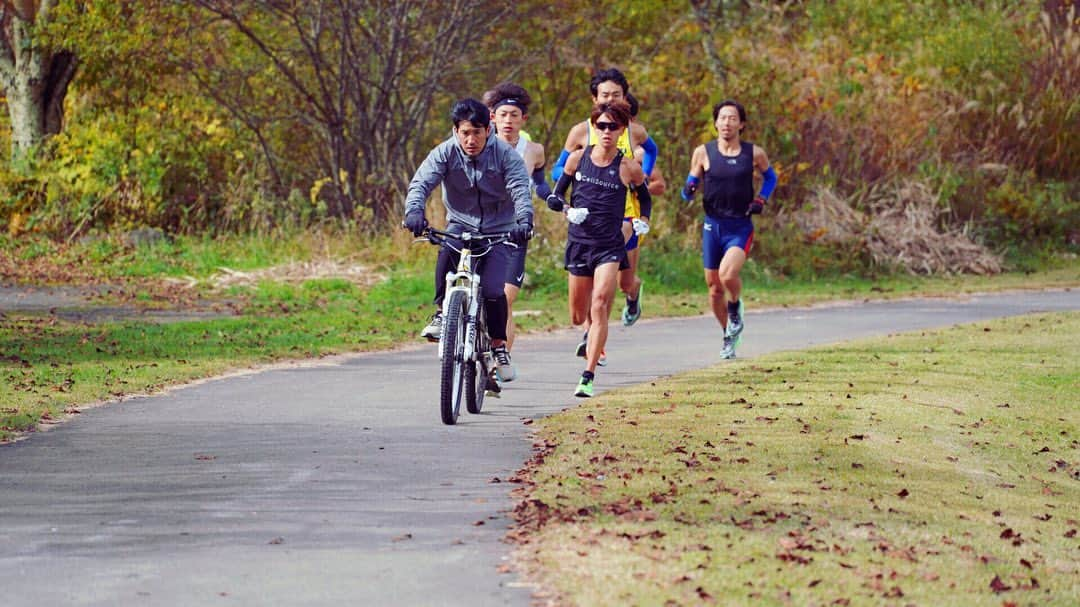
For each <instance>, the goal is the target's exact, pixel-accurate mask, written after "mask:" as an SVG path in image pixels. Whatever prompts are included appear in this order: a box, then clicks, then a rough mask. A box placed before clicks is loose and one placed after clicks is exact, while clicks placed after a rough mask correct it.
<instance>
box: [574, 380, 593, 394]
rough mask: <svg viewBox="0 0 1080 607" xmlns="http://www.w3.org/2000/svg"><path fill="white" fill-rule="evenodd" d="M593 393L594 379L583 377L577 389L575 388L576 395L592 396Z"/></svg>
mask: <svg viewBox="0 0 1080 607" xmlns="http://www.w3.org/2000/svg"><path fill="white" fill-rule="evenodd" d="M592 395H593V380H591V379H585V378H584V377H582V378H581V381H579V382H578V385H577V390H574V396H580V397H581V398H590V397H592Z"/></svg>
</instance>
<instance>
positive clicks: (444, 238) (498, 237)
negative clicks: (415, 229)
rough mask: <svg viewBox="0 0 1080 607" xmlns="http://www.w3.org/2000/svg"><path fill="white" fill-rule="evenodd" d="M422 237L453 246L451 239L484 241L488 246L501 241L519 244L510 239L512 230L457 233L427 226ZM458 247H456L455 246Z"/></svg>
mask: <svg viewBox="0 0 1080 607" xmlns="http://www.w3.org/2000/svg"><path fill="white" fill-rule="evenodd" d="M421 238H424V239H426V240H427V241H428V242H430V243H431V244H446V245H449V246H451V247H453V245H452V244H451V241H462V242H465V243H469V242H472V241H478V240H479V241H484V242H483V243H482V244H483V245H484V246H487V247H492V246H494V245H497V244H499V243H506V244H508V245H510V246H512V247H517V246H518V244H517V243H515V242H514V241H512V240H510V232H499V233H496V234H480V233H476V232H462V233H460V234H455V233H453V232H446V231H443V230H439V229H437V228H432V227H430V226H429V227H427V228H424V233H423V235H422V236H421ZM453 248H455V249H456V247H453Z"/></svg>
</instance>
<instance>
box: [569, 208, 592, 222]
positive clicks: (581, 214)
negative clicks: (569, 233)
mask: <svg viewBox="0 0 1080 607" xmlns="http://www.w3.org/2000/svg"><path fill="white" fill-rule="evenodd" d="M588 216H589V209H586V208H584V207H571V208H569V209H566V218H567V219H568V220H570V223H574V224H581V223H582V222H584V221H585V218H586V217H588Z"/></svg>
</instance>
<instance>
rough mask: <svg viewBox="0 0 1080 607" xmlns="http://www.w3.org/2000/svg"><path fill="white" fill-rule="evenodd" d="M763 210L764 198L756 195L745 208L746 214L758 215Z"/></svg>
mask: <svg viewBox="0 0 1080 607" xmlns="http://www.w3.org/2000/svg"><path fill="white" fill-rule="evenodd" d="M764 210H765V199H764V198H762V197H761V196H758V197H757V198H755V199H754V201H753V202H751V203H750V208H749V209H746V214H747V215H760V214H761V212H762V211H764Z"/></svg>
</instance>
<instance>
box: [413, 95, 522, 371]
mask: <svg viewBox="0 0 1080 607" xmlns="http://www.w3.org/2000/svg"><path fill="white" fill-rule="evenodd" d="M450 117H451V119H452V120H453V123H454V133H453V135H452V136H451V137H450V138H449V139H447V140H446V141H444V142H442V143H440V144H439V145H437V146H436V147H435V148H434V149H433V150H431V152H430V153H429V154H428V156H427V158H426V159H424V162H423V163H422V164H421V165H420V168H418V169H417V170H416V174H415V175H413V178H412V181H411V182H410V183H409V192H408V194H407V195H406V197H405V227H406V228H408V229H409V230H410V231H411V232H412V233H413V236H420V235H421V234H423V232H424V228H426V227H427V226H428V222H427V218H426V217H425V216H424V207H425V204H426V202H427V199H428V196H430V195H431V192H432V191H433V190H434V189H435V187H436V186H438V185H439V184H440V183H441V184H442V186H443V204H444V205H445V206H446V222H447V225H446V231H447V232H451V233H455V234H461V233H462V232H466V231H468V232H479V233H484V234H491V233H498V232H509V233H510V236H511V240H513V241H514V242H518V243H524V242H525V241H526V240H528V238H529V237H530V235H531V234H532V225H533V208H532V193H531V192H530V190H529V174H528V173H527V172H526V170H525V162H524V161H523V160H522V159H521V156H520V155H518V153H517V152H516V151H515V150H514V148H513V147H512V146H510V145H509V144H507V143H506V142H504V141H502V140H500V139H499V138H498V137H495V136H494V135H492V134H491V130H490V125H491V113H490V110H488V108H487V106H485V105H484V104H483V103H480V102H479V101H477V100H476V99H463V100H461V101H459V102H457V103H456V104H454V108H453V110H452V111H451V112H450ZM459 257H460V256H459V254H458V253H457V252H456V251H454V250H453V249H451V248H450V247H447V246H443V247H440V249H439V258H438V261H436V263H435V301H434V303H435V307H436V312H435V315H434V316H433V317H432V320H431V322H430V323H429V325H428V327H426V328H425V333H427V332H428V329H429V328H431V327H432V326H435V327H439V328H441V325H442V322H441V321H442V317H441V314H442V301H443V297H444V296H445V295H446V274H447V272H450V271H452V270H453V269H454V268H456V267H457V264H458V259H459ZM509 260H510V256H509V250H508V249H507V245H506V244H501V243H500V244H496V245H494V246H493V247H492V248H491V250H490V251H489V252H488V253H487V254H486V255H483V256H482V257H479V258H478V263H477V269H476V271H477V273H478V274H479V275H480V291H481V294H482V296H483V300H484V312H485V314H486V315H487V328H488V335H489V336H490V337H491V345H492V355H493V357H494V359H495V364H496V372H497V373H498V378H499V380H501V381H504V382H508V381H512V380H513V379H514V377H515V372H514V368H513V365H512V364H511V363H510V354H509V352H507V349H506V317H507V305H506V294H505V292H504V291H503V284H504V283H505V281H506V268H507V265H508V264H509ZM425 336H427V337H430V336H428V335H425ZM436 337H437V335H436Z"/></svg>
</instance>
